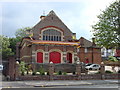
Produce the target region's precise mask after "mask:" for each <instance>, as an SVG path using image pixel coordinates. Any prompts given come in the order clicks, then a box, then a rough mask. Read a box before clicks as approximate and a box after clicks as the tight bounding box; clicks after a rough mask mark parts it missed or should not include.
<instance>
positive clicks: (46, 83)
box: [26, 80, 120, 87]
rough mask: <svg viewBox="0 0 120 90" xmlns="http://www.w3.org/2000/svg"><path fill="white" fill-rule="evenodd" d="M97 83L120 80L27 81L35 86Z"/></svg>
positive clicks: (111, 82) (116, 82) (112, 82)
mask: <svg viewBox="0 0 120 90" xmlns="http://www.w3.org/2000/svg"><path fill="white" fill-rule="evenodd" d="M97 84H120V82H118V80H79V81H75V80H73V81H71V80H67V81H66V80H65V81H60V80H59V81H39V82H34V81H33V82H26V85H28V86H29V85H30V86H34V87H50V86H80V85H97Z"/></svg>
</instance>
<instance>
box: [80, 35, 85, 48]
mask: <svg viewBox="0 0 120 90" xmlns="http://www.w3.org/2000/svg"><path fill="white" fill-rule="evenodd" d="M80 45H81V46H84V37H81V38H80Z"/></svg>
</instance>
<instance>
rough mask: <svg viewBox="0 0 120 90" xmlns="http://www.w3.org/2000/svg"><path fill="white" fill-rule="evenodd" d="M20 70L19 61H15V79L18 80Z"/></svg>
mask: <svg viewBox="0 0 120 90" xmlns="http://www.w3.org/2000/svg"><path fill="white" fill-rule="evenodd" d="M20 75H21V74H20V70H19V63H16V65H15V80H19V77H20Z"/></svg>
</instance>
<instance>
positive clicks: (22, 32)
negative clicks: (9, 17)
mask: <svg viewBox="0 0 120 90" xmlns="http://www.w3.org/2000/svg"><path fill="white" fill-rule="evenodd" d="M30 29H31V28H30V27H25V28H21V29H18V30H17V31H16V32H15V36H16V38H17V39H19V40H21V39H22V38H23V37H26V36H27V34H29V32H30Z"/></svg>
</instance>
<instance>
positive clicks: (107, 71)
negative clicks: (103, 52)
mask: <svg viewBox="0 0 120 90" xmlns="http://www.w3.org/2000/svg"><path fill="white" fill-rule="evenodd" d="M105 73H113V72H112V71H109V70H106V71H105Z"/></svg>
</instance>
